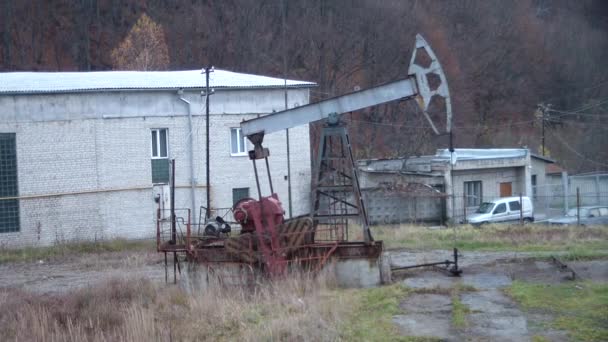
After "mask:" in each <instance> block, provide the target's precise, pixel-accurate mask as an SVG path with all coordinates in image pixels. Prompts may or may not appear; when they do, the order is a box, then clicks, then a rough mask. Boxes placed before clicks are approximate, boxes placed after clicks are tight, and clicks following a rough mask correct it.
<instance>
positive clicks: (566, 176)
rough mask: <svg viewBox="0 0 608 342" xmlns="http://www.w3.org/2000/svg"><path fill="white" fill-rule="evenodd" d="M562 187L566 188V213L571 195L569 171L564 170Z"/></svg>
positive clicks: (565, 212)
mask: <svg viewBox="0 0 608 342" xmlns="http://www.w3.org/2000/svg"><path fill="white" fill-rule="evenodd" d="M562 187H563V190H564V215H565V214H567V213H568V201H569V198H568V197H570V195H569V193H568V192H569V191H568V190H569V189H568V188H569V187H568V173H567V172H566V171H563V172H562Z"/></svg>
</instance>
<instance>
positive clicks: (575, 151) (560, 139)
mask: <svg viewBox="0 0 608 342" xmlns="http://www.w3.org/2000/svg"><path fill="white" fill-rule="evenodd" d="M549 132H550V133H551V136H553V137H554V138H555V139H556V140H557V141H559V142H561V143H562V145H564V146H565V147H566V148H567V149H568V150H570V152H572V153H574V154H576V155H577V156H579V157H580V158H583V159H585V160H586V161H589V162H591V163H594V164H597V165H602V166H608V164H605V163H602V162H598V161H596V160H593V159H589V158H588V157H587V156H585V155H584V154H582V153H581V152H579V151H577V150H576V149H575V148H574V147H572V146H570V144H568V142H566V141H565V140H564V139H563V138H562V137H561V136H560V135H559V134H554V133H553V132H551V131H549Z"/></svg>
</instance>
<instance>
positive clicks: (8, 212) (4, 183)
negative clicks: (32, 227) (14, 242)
mask: <svg viewBox="0 0 608 342" xmlns="http://www.w3.org/2000/svg"><path fill="white" fill-rule="evenodd" d="M0 175H1V176H0V233H10V232H18V231H19V199H16V198H13V199H2V198H4V197H9V198H10V197H17V196H19V187H18V183H17V144H16V139H15V134H14V133H0Z"/></svg>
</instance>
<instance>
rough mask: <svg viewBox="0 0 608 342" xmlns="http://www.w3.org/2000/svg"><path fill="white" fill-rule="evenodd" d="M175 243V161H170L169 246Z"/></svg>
mask: <svg viewBox="0 0 608 342" xmlns="http://www.w3.org/2000/svg"><path fill="white" fill-rule="evenodd" d="M176 242H177V229H176V227H175V159H172V160H171V244H172V245H175V244H176Z"/></svg>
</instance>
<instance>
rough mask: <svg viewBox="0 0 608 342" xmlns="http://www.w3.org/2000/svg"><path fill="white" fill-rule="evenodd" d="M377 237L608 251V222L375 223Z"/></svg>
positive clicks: (394, 241)
mask: <svg viewBox="0 0 608 342" xmlns="http://www.w3.org/2000/svg"><path fill="white" fill-rule="evenodd" d="M372 231H373V233H374V238H376V239H377V240H383V241H384V243H385V245H386V246H387V247H388V248H411V249H451V248H453V247H454V246H455V247H458V248H460V249H463V250H479V251H482V250H484V251H557V250H560V251H568V250H577V249H580V250H587V251H590V250H593V251H608V226H598V227H551V226H542V225H526V226H519V225H498V224H497V225H486V226H482V227H481V228H474V227H471V226H458V227H455V228H449V229H429V228H426V227H423V226H414V225H394V226H377V227H373V228H372Z"/></svg>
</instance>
